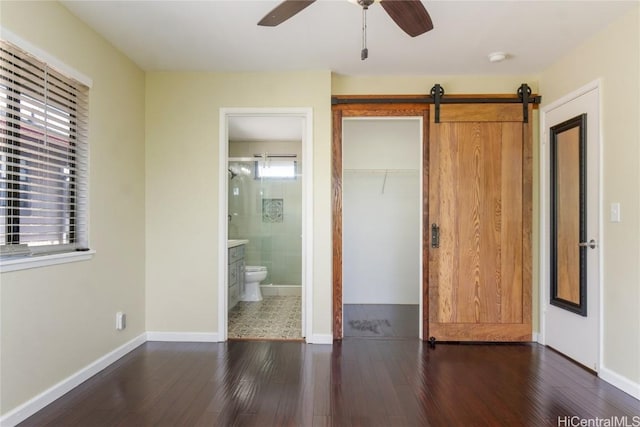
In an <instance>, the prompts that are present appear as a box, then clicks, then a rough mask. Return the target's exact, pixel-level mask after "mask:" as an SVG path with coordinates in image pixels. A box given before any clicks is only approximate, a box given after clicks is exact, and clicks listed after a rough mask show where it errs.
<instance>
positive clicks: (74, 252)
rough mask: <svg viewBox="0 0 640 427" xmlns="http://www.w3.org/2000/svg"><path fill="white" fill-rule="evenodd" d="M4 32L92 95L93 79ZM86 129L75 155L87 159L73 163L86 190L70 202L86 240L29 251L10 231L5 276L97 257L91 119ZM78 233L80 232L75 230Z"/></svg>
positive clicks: (0, 262) (0, 265) (0, 259)
mask: <svg viewBox="0 0 640 427" xmlns="http://www.w3.org/2000/svg"><path fill="white" fill-rule="evenodd" d="M0 30H1V36H0V39H2V40H3V41H5V42H8V43H11V44H13V45H14V46H15V47H17V48H18V49H20V50H21V51H23V52H24V53H25V54H26V55H28V56H30V57H33V58H36V59H37V61H39V62H42V63H44V64H46V66H47V68H48V69H52V70H54V71H55V72H56V73H57V74H61V75H62V76H64V77H66V78H70V79H72V80H75V81H77V82H78V83H80V84H82V85H84V86H86V87H87V89H88V92H89V91H90V89H91V86H92V84H93V82H92V80H91V79H90V78H88V77H87V76H85V75H84V74H82V73H79V72H78V71H76V70H75V69H73V68H71V67H69V66H68V65H66V64H65V63H64V62H62V61H60V60H58V59H57V58H55V57H54V56H52V55H50V54H49V53H48V52H46V51H44V50H42V49H40V48H38V47H37V46H34V45H32V44H30V43H29V42H26V41H24V40H23V39H21V38H20V37H19V36H16V35H15V34H13V33H12V32H10V31H8V30H6V29H5V28H2V27H0ZM88 92H87V99H86V105H85V109H86V114H87V118H88V110H89V106H90V99H89V97H88V96H89V95H88ZM7 93H10V91H9V90H7ZM7 100H8V98H7ZM8 109H9V107H8V108H7V110H8ZM63 111H64V110H63ZM66 113H68V112H66ZM68 114H69V118H70V119H73V118H74V115H73V114H71V113H68ZM7 117H8V116H7ZM82 130H83V133H84V134H83V137H84V138H85V141H84V143H83V144H84V146H83V147H81V149H82V150H84V152H83V153H78V152H77V148H76V152H75V153H74V156H83V158H82V159H77V158H76V159H74V160H73V162H74V164H75V166H76V167H77V168H80V167H82V168H83V169H82V170H79V172H80V174H81V175H82V178H81V180H82V181H83V182H82V185H83V188H82V189H81V190H80V189H78V188H77V187H76V189H75V190H72V193H75V194H70V195H69V200H70V202H69V203H73V208H72V211H73V212H74V215H73V219H71V220H70V223H69V224H71V225H73V222H74V221H75V222H76V223H78V222H82V230H80V231H79V233H80V234H82V237H81V238H80V239H79V240H76V242H77V243H71V244H57V245H41V246H37V245H36V246H33V245H32V246H29V247H28V248H27V249H28V250H25V246H26V245H25V244H24V243H17V242H16V240H15V239H16V238H19V237H11V233H8V231H9V230H6V231H7V233H6V235H7V242H9V241H12V242H13V243H11V244H3V245H1V246H2V247H3V253H2V255H1V256H0V272H3V273H4V272H7V271H15V270H23V269H29V268H36V267H42V266H47V265H55V264H62V263H68V262H76V261H84V260H89V259H91V258H92V257H93V255H94V254H95V250H91V249H89V247H90V246H89V160H90V157H89V141H88V120H87V126H86V127H85V128H84V129H82ZM76 136H77V135H76ZM76 136H74V137H70V138H75V137H76ZM17 148H18V149H19V148H20V147H19V146H18V147H17ZM11 154H12V153H2V155H3V156H5V157H7V158H9V157H11ZM78 165H80V166H78ZM14 168H15V163H14V164H13V166H11V162H7V168H6V169H7V170H6V172H7V173H10V172H13V173H16V172H17V171H14V170H10V169H14ZM80 174H78V175H80ZM70 179H73V180H76V181H77V180H78V177H77V176H76V177H73V178H70ZM7 182H8V183H9V182H13V183H14V184H12V185H11V186H9V185H8V186H7V192H9V191H16V190H17V191H19V189H17V188H14V187H16V186H17V187H19V185H20V184H19V181H17V180H15V179H14V180H8V181H7ZM62 187H64V185H62ZM79 192H82V196H83V197H84V201H83V207H82V209H78V206H79V201H78V196H79ZM15 204H18V202H16V201H13V202H12V205H9V204H8V205H7V212H8V210H9V209H12V210H13V209H19V208H20V207H19V206H15ZM10 222H11V224H10ZM19 222H20V218H16V219H13V220H11V221H9V218H6V224H3V225H2V226H3V227H9V226H16V225H17V226H18V227H19ZM76 225H77V224H76ZM75 234H78V231H75ZM10 239H11V240H10ZM78 243H80V244H81V246H78ZM7 247H9V248H11V250H8V251H7V250H6V249H5V248H7Z"/></svg>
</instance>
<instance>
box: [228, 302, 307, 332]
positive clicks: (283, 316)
mask: <svg viewBox="0 0 640 427" xmlns="http://www.w3.org/2000/svg"><path fill="white" fill-rule="evenodd" d="M228 337H229V338H264V339H301V338H302V304H301V299H300V297H299V296H264V297H263V300H262V301H258V302H248V301H239V302H238V304H236V306H235V307H233V308H232V309H231V311H229V330H228Z"/></svg>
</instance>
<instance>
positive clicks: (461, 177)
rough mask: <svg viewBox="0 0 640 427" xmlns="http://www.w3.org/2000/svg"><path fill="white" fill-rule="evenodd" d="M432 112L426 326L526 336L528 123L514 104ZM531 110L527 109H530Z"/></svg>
mask: <svg viewBox="0 0 640 427" xmlns="http://www.w3.org/2000/svg"><path fill="white" fill-rule="evenodd" d="M433 117H434V115H433V114H431V123H430V127H429V129H430V131H429V132H430V138H429V147H430V148H429V150H430V152H429V157H430V160H429V162H430V164H429V169H430V173H429V200H430V203H429V222H428V223H427V224H425V227H429V228H431V225H432V224H435V225H437V226H438V227H439V247H437V248H434V247H431V248H430V249H429V255H428V256H429V268H428V271H429V286H428V299H429V326H428V328H429V335H430V336H432V337H434V338H435V339H436V340H438V341H530V340H531V180H532V170H531V129H530V125H529V124H526V123H523V111H522V105H518V104H487V105H479V104H473V105H466V104H461V105H458V104H448V105H442V106H441V111H440V123H435V122H434V119H433ZM529 117H531V111H530V114H529Z"/></svg>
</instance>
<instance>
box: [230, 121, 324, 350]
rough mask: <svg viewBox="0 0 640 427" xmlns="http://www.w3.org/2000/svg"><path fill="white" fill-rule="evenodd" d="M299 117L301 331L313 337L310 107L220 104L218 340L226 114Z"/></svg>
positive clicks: (310, 337)
mask: <svg viewBox="0 0 640 427" xmlns="http://www.w3.org/2000/svg"><path fill="white" fill-rule="evenodd" d="M242 116H251V117H300V118H301V119H303V125H302V126H303V131H302V134H303V136H302V138H303V139H302V170H303V174H302V335H303V336H304V337H305V340H306V341H307V342H311V341H312V339H313V110H312V109H311V108H220V118H219V137H218V139H219V147H220V151H219V155H218V157H219V161H218V170H219V171H218V184H219V186H218V236H219V240H218V340H219V341H226V340H227V331H228V325H227V307H228V300H227V298H228V297H227V290H228V289H227V239H228V234H227V218H228V217H227V215H228V194H227V189H228V182H229V181H228V179H229V175H228V174H227V161H228V158H229V129H228V124H229V117H242Z"/></svg>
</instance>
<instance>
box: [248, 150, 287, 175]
mask: <svg viewBox="0 0 640 427" xmlns="http://www.w3.org/2000/svg"><path fill="white" fill-rule="evenodd" d="M254 157H261V158H262V160H256V161H255V171H256V179H261V178H266V179H269V178H270V179H277V178H289V179H295V177H296V173H297V167H296V166H297V163H296V160H295V155H283V156H269V155H262V156H260V155H257V154H256V155H255V156H254ZM289 157H291V158H289Z"/></svg>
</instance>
